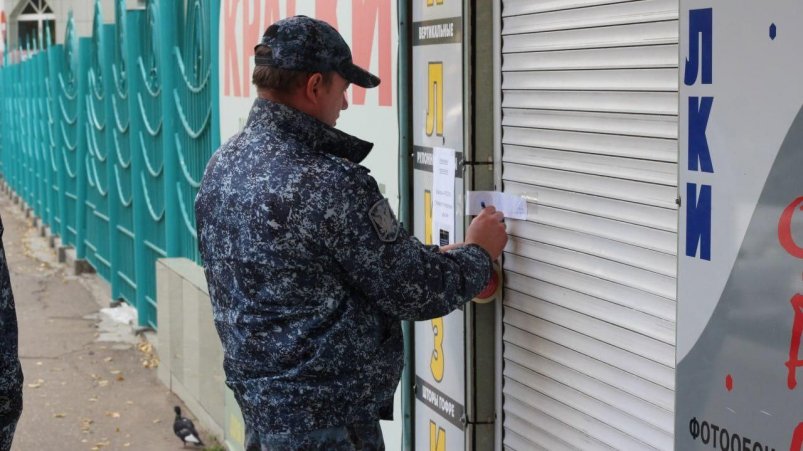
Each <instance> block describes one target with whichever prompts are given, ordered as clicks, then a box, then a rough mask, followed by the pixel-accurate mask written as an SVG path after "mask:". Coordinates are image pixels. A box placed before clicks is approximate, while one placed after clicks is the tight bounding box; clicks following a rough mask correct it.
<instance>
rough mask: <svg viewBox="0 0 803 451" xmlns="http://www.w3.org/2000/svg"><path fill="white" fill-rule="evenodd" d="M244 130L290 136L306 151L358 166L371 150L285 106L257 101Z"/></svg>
mask: <svg viewBox="0 0 803 451" xmlns="http://www.w3.org/2000/svg"><path fill="white" fill-rule="evenodd" d="M246 127H248V128H260V127H268V128H271V129H276V130H277V131H282V132H285V133H290V134H292V135H293V136H294V137H295V138H296V139H298V140H299V141H300V142H301V143H302V144H306V145H308V146H309V148H310V149H312V150H315V151H318V152H325V153H331V154H332V155H335V156H338V157H341V158H346V159H348V160H350V161H352V162H354V163H360V162H361V161H362V160H364V159H365V157H366V156H368V153H369V152H370V151H371V149H372V148H373V147H374V145H373V143H370V142H368V141H363V140H361V139H359V138H357V137H356V136H352V135H349V134H348V133H345V132H342V131H340V130H338V129H336V128H334V127H330V126H329V125H327V124H324V123H323V122H321V121H319V120H318V119H315V118H314V117H312V116H310V115H308V114H306V113H303V112H301V111H299V110H296V109H295V108H292V107H289V106H287V105H284V104H281V103H277V102H272V101H270V100H267V99H263V98H257V99H256V100H255V101H254V106H253V107H252V108H251V113H250V114H249V115H248V122H247V123H246Z"/></svg>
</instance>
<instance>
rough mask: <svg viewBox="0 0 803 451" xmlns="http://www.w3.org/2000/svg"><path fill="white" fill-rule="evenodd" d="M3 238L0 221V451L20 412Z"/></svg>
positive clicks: (14, 321)
mask: <svg viewBox="0 0 803 451" xmlns="http://www.w3.org/2000/svg"><path fill="white" fill-rule="evenodd" d="M2 237H3V223H2V221H1V220H0V343H2V346H0V451H8V450H9V449H11V441H12V439H13V438H14V430H15V429H16V427H17V420H19V417H20V414H21V413H22V367H21V366H20V361H19V355H18V353H17V352H18V348H17V347H18V342H17V340H18V336H17V315H16V312H15V309H14V294H13V293H12V292H11V279H10V277H9V274H8V261H7V260H6V253H5V250H4V249H3V243H2Z"/></svg>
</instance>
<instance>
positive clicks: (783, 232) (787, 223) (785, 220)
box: [778, 196, 803, 258]
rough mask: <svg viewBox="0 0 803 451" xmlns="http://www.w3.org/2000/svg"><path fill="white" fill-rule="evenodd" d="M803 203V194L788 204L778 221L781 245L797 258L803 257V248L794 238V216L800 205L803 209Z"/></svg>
mask: <svg viewBox="0 0 803 451" xmlns="http://www.w3.org/2000/svg"><path fill="white" fill-rule="evenodd" d="M801 204H803V196H801V197H798V198H797V199H795V200H793V201H792V203H791V204H789V205H787V207H786V208H785V209H784V211H783V213H782V214H781V219H780V220H779V221H778V241H780V242H781V246H783V248H784V249H785V250H786V252H789V253H790V254H791V255H792V256H794V257H797V258H803V248H801V247H800V246H798V245H797V244H796V243H795V240H794V238H792V216H794V214H795V210H796V209H797V208H798V207H800V209H801V210H803V205H801Z"/></svg>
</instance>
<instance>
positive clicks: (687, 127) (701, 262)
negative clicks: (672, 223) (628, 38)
mask: <svg viewBox="0 0 803 451" xmlns="http://www.w3.org/2000/svg"><path fill="white" fill-rule="evenodd" d="M680 17H681V30H680V96H679V97H680V105H679V106H680V146H679V148H680V149H679V150H680V155H679V156H680V158H679V191H680V197H681V206H680V224H679V249H678V318H677V325H678V326H677V327H678V333H677V369H676V371H677V386H676V394H677V398H676V416H675V418H676V422H675V437H676V439H675V448H676V449H678V450H703V449H711V448H714V449H730V450H737V449H743V450H756V449H762V450H772V449H775V450H781V449H793V450H799V449H801V445H803V413H802V412H801V409H800V405H802V404H803V387H800V385H799V384H798V378H803V371H801V370H803V357H801V354H800V343H801V333H803V295H802V294H801V293H803V277H802V276H801V275H802V274H803V247H801V246H803V215H802V214H801V213H800V210H801V206H803V178H801V177H800V175H799V171H800V168H803V151H802V149H803V113H801V111H802V110H801V108H803V83H801V80H803V60H801V58H800V43H801V42H803V3H801V2H800V1H797V0H774V1H771V2H759V1H754V0H728V1H717V0H682V1H681V9H680Z"/></svg>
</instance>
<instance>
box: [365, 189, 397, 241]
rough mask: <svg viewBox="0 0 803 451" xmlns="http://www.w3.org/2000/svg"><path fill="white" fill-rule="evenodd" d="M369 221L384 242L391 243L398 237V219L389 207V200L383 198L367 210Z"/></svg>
mask: <svg viewBox="0 0 803 451" xmlns="http://www.w3.org/2000/svg"><path fill="white" fill-rule="evenodd" d="M368 216H369V217H370V218H371V223H372V224H373V225H374V230H376V235H377V236H378V237H379V239H380V240H382V241H383V242H385V243H392V242H394V241H396V238H398V237H399V221H397V220H396V216H395V215H394V214H393V210H392V209H391V208H390V202H388V200H387V199H385V198H383V199H382V200H378V201H376V203H375V204H374V205H373V206H372V207H371V209H370V210H369V211H368Z"/></svg>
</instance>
